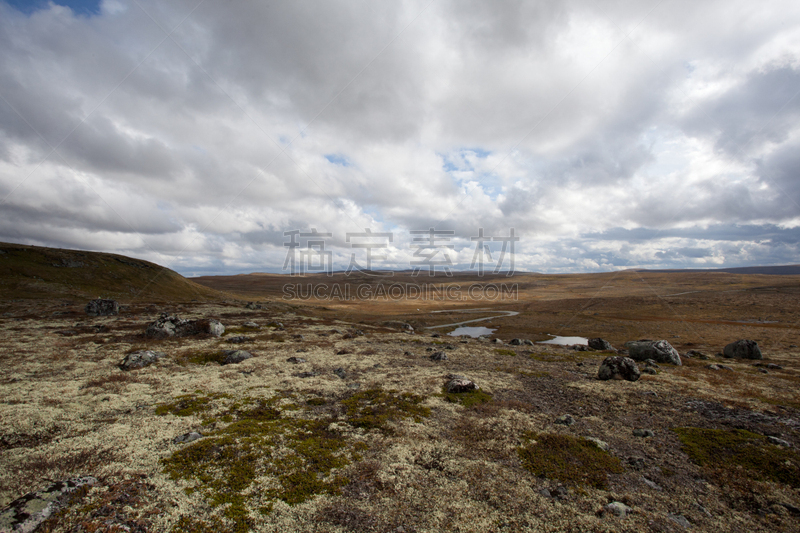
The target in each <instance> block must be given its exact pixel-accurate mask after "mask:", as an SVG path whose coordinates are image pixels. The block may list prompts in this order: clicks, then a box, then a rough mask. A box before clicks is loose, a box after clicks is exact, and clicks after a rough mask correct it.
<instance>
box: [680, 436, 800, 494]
mask: <svg viewBox="0 0 800 533" xmlns="http://www.w3.org/2000/svg"><path fill="white" fill-rule="evenodd" d="M673 431H674V432H675V433H677V435H678V439H680V441H681V445H682V449H683V451H684V452H685V453H686V455H688V456H689V458H690V459H691V460H692V461H694V462H695V463H697V464H698V465H700V466H703V467H706V468H708V469H709V470H711V471H712V472H713V473H714V476H715V477H716V478H717V479H718V480H721V481H723V482H724V481H725V480H727V479H731V478H736V477H739V476H740V475H741V473H740V472H739V470H740V469H744V470H746V471H747V476H748V477H751V478H753V479H757V480H760V481H774V482H777V483H783V484H786V485H790V486H792V487H794V488H798V487H800V454H798V452H796V451H794V450H791V449H786V448H781V447H779V446H775V445H772V444H770V443H769V441H768V440H767V438H766V437H764V436H762V435H759V434H757V433H752V432H750V431H746V430H743V429H702V428H693V427H684V428H673Z"/></svg>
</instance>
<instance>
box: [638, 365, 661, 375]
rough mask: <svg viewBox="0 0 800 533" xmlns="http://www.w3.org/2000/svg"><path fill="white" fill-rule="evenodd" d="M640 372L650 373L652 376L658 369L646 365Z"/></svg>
mask: <svg viewBox="0 0 800 533" xmlns="http://www.w3.org/2000/svg"><path fill="white" fill-rule="evenodd" d="M642 372H644V373H645V374H650V375H653V376H655V375H657V374H658V370H656V369H655V368H653V367H651V366H646V367H644V369H643V370H642Z"/></svg>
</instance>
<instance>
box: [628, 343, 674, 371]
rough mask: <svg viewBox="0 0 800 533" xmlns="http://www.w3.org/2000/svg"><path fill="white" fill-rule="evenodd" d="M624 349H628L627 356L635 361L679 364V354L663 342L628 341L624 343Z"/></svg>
mask: <svg viewBox="0 0 800 533" xmlns="http://www.w3.org/2000/svg"><path fill="white" fill-rule="evenodd" d="M625 348H627V349H628V356H629V357H630V358H631V359H633V360H635V361H646V360H647V359H652V360H654V361H656V362H659V363H670V364H673V365H680V364H681V356H680V354H679V353H678V352H677V351H676V350H675V348H673V347H672V345H671V344H670V343H669V342H667V341H664V340H661V341H649V340H644V341H629V342H626V343H625Z"/></svg>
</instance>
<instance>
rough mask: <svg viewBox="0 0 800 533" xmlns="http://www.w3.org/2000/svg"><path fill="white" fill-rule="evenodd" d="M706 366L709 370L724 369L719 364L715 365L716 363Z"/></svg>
mask: <svg viewBox="0 0 800 533" xmlns="http://www.w3.org/2000/svg"><path fill="white" fill-rule="evenodd" d="M706 368H707V369H709V370H722V368H720V366H719V365H714V364H711V365H706Z"/></svg>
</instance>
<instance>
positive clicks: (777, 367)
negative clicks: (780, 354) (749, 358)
mask: <svg viewBox="0 0 800 533" xmlns="http://www.w3.org/2000/svg"><path fill="white" fill-rule="evenodd" d="M767 368H769V369H770V370H783V367H782V366H781V365H776V364H775V363H768V364H767Z"/></svg>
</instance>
